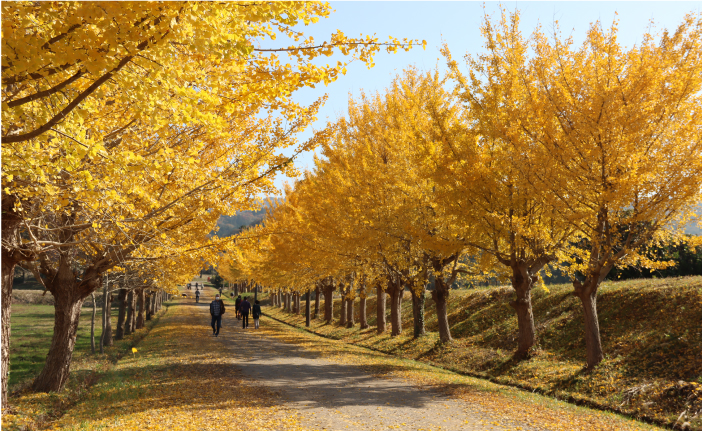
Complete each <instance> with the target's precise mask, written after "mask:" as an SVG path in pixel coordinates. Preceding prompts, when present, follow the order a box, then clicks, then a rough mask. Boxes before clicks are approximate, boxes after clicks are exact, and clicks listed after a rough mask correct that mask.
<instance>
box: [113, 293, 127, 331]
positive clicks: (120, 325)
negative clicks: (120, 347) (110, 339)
mask: <svg viewBox="0 0 702 431" xmlns="http://www.w3.org/2000/svg"><path fill="white" fill-rule="evenodd" d="M117 300H118V301H119V313H118V314H117V329H116V330H115V340H121V339H123V338H124V323H125V321H126V320H127V289H120V290H119V294H117Z"/></svg>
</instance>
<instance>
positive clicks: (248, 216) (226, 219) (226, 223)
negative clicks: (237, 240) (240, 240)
mask: <svg viewBox="0 0 702 431" xmlns="http://www.w3.org/2000/svg"><path fill="white" fill-rule="evenodd" d="M268 199H271V200H273V201H280V200H282V199H280V198H268ZM268 206H269V204H268V200H266V201H265V202H264V205H263V207H262V208H261V209H259V210H256V211H237V212H236V214H234V215H223V216H221V217H220V218H219V220H217V226H218V227H219V230H218V231H217V236H218V237H220V238H226V237H228V236H232V235H236V234H238V233H239V232H241V228H242V227H248V226H256V225H257V224H260V223H261V222H262V221H263V219H264V217H266V208H268Z"/></svg>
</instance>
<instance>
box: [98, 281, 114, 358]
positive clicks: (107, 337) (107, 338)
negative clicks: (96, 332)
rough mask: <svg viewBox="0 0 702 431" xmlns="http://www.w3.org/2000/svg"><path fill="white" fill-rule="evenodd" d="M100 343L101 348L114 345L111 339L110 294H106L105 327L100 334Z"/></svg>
mask: <svg viewBox="0 0 702 431" xmlns="http://www.w3.org/2000/svg"><path fill="white" fill-rule="evenodd" d="M102 343H103V346H112V345H114V341H113V339H112V293H108V294H107V298H106V299H105V327H104V330H103V333H102ZM101 353H102V352H101Z"/></svg>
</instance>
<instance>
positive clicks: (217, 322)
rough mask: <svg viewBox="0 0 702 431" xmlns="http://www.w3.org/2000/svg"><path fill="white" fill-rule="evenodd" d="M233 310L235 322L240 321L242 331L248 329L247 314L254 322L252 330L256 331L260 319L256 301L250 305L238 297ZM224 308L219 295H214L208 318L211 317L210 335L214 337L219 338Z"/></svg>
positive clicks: (258, 304)
mask: <svg viewBox="0 0 702 431" xmlns="http://www.w3.org/2000/svg"><path fill="white" fill-rule="evenodd" d="M234 308H235V310H236V318H237V320H241V321H242V322H241V323H242V329H246V328H248V327H249V313H251V315H252V316H251V317H253V320H254V328H256V329H258V320H259V319H260V318H261V304H260V302H259V301H258V300H255V301H254V304H253V305H251V303H250V302H249V300H248V299H247V298H246V297H244V298H242V297H241V295H239V296H238V297H237V298H236V301H235V304H234ZM225 310H226V308H225V306H224V301H222V300H221V299H220V296H219V294H216V295H215V299H214V301H212V302H211V303H210V316H212V335H214V336H215V337H217V336H219V330H220V329H221V328H222V315H223V314H224V312H225Z"/></svg>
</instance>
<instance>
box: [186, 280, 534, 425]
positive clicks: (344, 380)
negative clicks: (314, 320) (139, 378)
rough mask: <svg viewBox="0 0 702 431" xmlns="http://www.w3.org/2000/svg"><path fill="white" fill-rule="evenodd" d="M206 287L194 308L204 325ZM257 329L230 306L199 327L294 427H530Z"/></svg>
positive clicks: (267, 328)
mask: <svg viewBox="0 0 702 431" xmlns="http://www.w3.org/2000/svg"><path fill="white" fill-rule="evenodd" d="M214 293H215V292H214V290H211V289H206V290H205V292H204V296H203V297H202V298H201V303H200V304H199V306H198V307H197V308H196V310H197V311H198V312H199V313H202V317H199V316H195V319H197V320H200V319H202V320H201V322H202V324H205V325H208V326H209V323H210V322H209V303H210V301H211V300H212V299H213V298H214ZM262 324H263V328H262V329H261V330H258V331H257V330H255V329H253V321H251V324H250V327H249V329H246V330H244V329H243V328H241V326H240V325H241V322H240V321H238V320H236V319H235V317H234V310H233V309H231V307H230V309H229V310H228V311H227V313H225V315H224V317H223V328H222V331H221V332H220V335H219V337H217V338H215V337H212V332H211V329H210V328H209V327H208V326H206V327H205V328H203V335H204V334H207V336H209V337H212V340H213V342H219V343H224V344H225V345H226V346H227V348H228V350H229V351H230V352H231V357H232V359H234V361H233V363H234V364H235V366H236V367H237V368H239V369H240V370H241V371H242V373H243V375H244V376H245V378H251V379H253V380H255V381H256V384H258V385H263V386H266V387H267V388H269V389H272V390H274V391H276V392H278V393H280V394H281V395H282V398H283V399H284V400H286V401H287V403H286V405H285V407H286V408H288V409H291V410H294V411H298V412H300V421H301V425H302V426H303V427H306V428H312V429H319V430H381V429H382V430H387V429H404V430H409V429H412V430H486V429H495V430H500V429H523V430H529V429H537V428H533V427H530V426H529V425H528V424H525V423H512V422H510V423H505V422H500V421H499V420H496V419H493V418H490V417H488V416H487V415H486V414H485V413H482V412H480V411H479V410H478V409H475V408H472V407H471V406H469V405H468V404H467V403H465V402H463V401H460V400H455V399H451V398H449V397H447V396H446V395H443V394H441V393H439V392H435V391H432V390H426V389H421V388H418V387H416V386H413V385H412V384H410V383H408V382H405V381H402V380H399V379H387V378H378V377H375V376H373V375H372V374H370V373H368V372H366V371H364V370H362V369H361V368H360V367H357V366H353V365H343V364H338V363H334V362H332V361H329V360H327V359H324V358H321V357H319V356H318V355H317V354H315V353H312V352H310V351H307V350H305V349H303V348H301V347H298V346H296V345H291V344H287V343H282V342H280V341H277V340H276V339H274V338H272V337H271V335H274V334H272V332H275V331H278V332H279V331H285V330H289V329H287V328H283V327H280V326H279V325H278V324H275V323H274V322H273V321H271V320H270V319H266V318H264V319H263V320H262Z"/></svg>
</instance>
